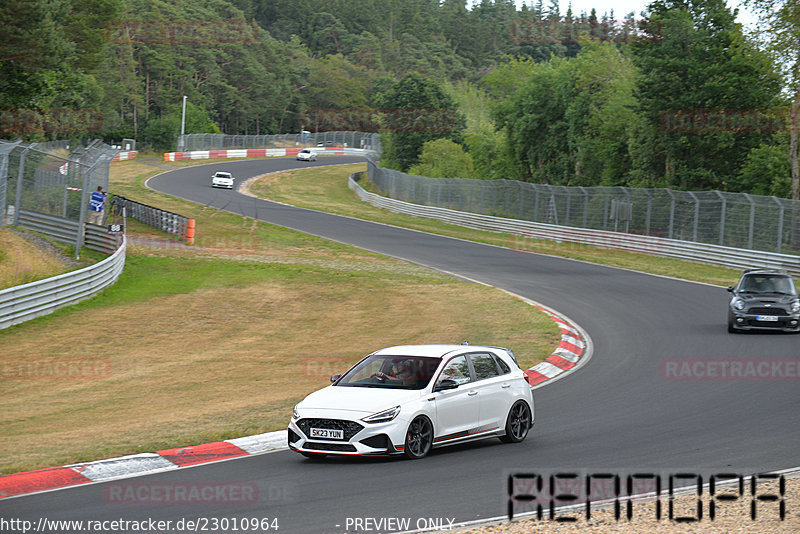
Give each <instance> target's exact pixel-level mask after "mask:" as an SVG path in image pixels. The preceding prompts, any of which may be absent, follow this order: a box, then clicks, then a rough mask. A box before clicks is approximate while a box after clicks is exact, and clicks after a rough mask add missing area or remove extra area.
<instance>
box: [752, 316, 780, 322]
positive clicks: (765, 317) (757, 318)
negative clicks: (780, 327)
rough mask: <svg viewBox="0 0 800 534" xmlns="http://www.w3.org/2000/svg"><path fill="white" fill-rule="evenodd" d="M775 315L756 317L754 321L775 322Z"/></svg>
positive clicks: (776, 318)
mask: <svg viewBox="0 0 800 534" xmlns="http://www.w3.org/2000/svg"><path fill="white" fill-rule="evenodd" d="M777 320H778V316H777V315H756V321H766V322H776V321H777Z"/></svg>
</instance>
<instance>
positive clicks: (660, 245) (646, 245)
mask: <svg viewBox="0 0 800 534" xmlns="http://www.w3.org/2000/svg"><path fill="white" fill-rule="evenodd" d="M362 174H363V173H355V174H353V175H351V176H350V179H349V181H348V185H349V187H350V189H352V190H353V191H354V192H355V193H356V195H358V197H359V199H361V200H362V201H365V202H367V203H369V204H372V205H373V206H376V207H379V208H385V209H388V210H391V211H394V212H396V213H403V214H406V215H413V216H415V217H425V218H428V219H437V220H440V221H444V222H448V223H452V224H458V225H460V226H466V227H469V228H475V229H478V230H488V231H491V232H503V233H510V234H515V235H518V236H520V237H521V238H522V239H525V238H530V239H549V240H555V241H568V242H572V243H580V244H584V245H594V246H599V247H607V248H616V249H621V250H627V251H630V252H643V253H647V254H654V255H657V256H668V257H672V258H679V259H682V260H689V261H697V262H701V263H710V264H712V265H720V266H723V267H731V268H735V269H746V268H751V267H769V268H774V269H785V270H787V271H789V272H790V273H792V274H793V275H794V276H800V256H794V255H790V254H778V253H774V252H763V251H756V250H747V249H740V248H732V247H723V246H719V245H710V244H706V243H695V242H691V241H679V240H676V239H666V238H663V237H655V236H643V235H637V234H626V233H621V232H610V231H604V230H591V229H586V228H572V227H568V226H557V225H552V224H545V223H536V222H531V221H522V220H519V219H506V218H503V217H494V216H491V215H479V214H475V213H468V212H464V211H456V210H451V209H447V208H438V207H434V206H423V205H420V204H411V203H409V202H404V201H402V200H394V199H391V198H387V197H383V196H380V195H376V194H374V193H369V192H367V191H365V190H364V188H362V187H361V186H360V185H359V184H358V180H359V179H360V178H361V175H362Z"/></svg>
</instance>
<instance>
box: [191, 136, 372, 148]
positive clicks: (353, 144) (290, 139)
mask: <svg viewBox="0 0 800 534" xmlns="http://www.w3.org/2000/svg"><path fill="white" fill-rule="evenodd" d="M298 146H341V147H348V148H364V149H368V150H375V151H376V152H379V153H380V151H381V150H380V134H377V133H365V132H313V133H312V132H303V133H299V134H280V135H226V134H185V135H180V136H178V152H190V151H192V150H225V149H230V148H233V149H235V148H294V147H298Z"/></svg>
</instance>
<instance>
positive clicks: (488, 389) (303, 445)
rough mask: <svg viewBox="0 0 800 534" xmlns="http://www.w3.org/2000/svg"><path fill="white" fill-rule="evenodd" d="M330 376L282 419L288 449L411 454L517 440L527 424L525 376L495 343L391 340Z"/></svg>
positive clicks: (529, 405)
mask: <svg viewBox="0 0 800 534" xmlns="http://www.w3.org/2000/svg"><path fill="white" fill-rule="evenodd" d="M331 381H332V382H333V383H332V384H331V385H330V386H328V387H326V388H323V389H321V390H319V391H316V392H314V393H312V394H310V395H309V396H307V397H306V398H305V399H304V400H303V401H301V402H300V403H299V404H297V406H295V407H294V411H293V413H292V418H291V420H290V421H289V432H288V434H289V438H288V439H289V448H290V449H291V450H293V451H296V452H299V453H300V454H302V455H304V456H306V457H309V458H314V457H323V456H325V455H328V454H344V455H355V456H389V455H395V454H404V455H405V456H406V457H408V458H412V459H416V458H422V457H424V456H425V455H426V454H428V452H429V451H430V450H431V449H432V448H434V447H441V446H445V445H452V444H455V443H463V442H465V441H471V440H476V439H485V438H491V437H498V438H500V439H501V440H502V441H504V442H509V443H515V442H520V441H522V440H524V439H525V437H526V436H527V435H528V432H529V431H530V429H531V428H532V427H533V424H534V407H533V393H532V391H531V387H530V385H529V384H528V381H527V378H526V375H525V373H523V371H522V370H521V369H520V368H519V365H518V364H517V361H516V359H515V357H514V353H513V352H511V351H510V350H508V349H503V348H499V347H479V346H469V345H405V346H398V347H390V348H386V349H381V350H379V351H377V352H373V353H372V354H370V355H369V356H367V357H366V358H364V359H363V360H361V361H360V362H358V363H357V364H356V365H355V366H354V367H353V368H351V369H350V370H349V371H347V372H346V373H345V374H343V375H333V376H332V377H331Z"/></svg>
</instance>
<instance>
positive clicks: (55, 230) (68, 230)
mask: <svg viewBox="0 0 800 534" xmlns="http://www.w3.org/2000/svg"><path fill="white" fill-rule="evenodd" d="M17 224H18V225H19V226H21V227H23V228H27V229H28V230H33V231H34V232H39V233H40V234H44V235H46V236H48V237H50V238H51V239H53V240H55V241H58V242H59V243H66V244H68V245H72V244H75V241H76V239H77V235H78V227H79V224H78V223H77V222H76V221H71V220H69V219H65V218H63V217H57V216H55V215H46V214H44V213H37V212H35V211H28V210H20V212H19V218H18V220H17ZM85 228H86V232H85V233H84V236H83V245H84V246H85V247H86V248H89V249H92V250H96V251H98V252H103V253H106V254H113V253H114V251H115V250H117V246H118V245H119V237H118V236H115V235H111V234H109V233H108V230H107V229H106V228H105V227H104V226H96V225H94V224H89V223H86V224H85Z"/></svg>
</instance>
